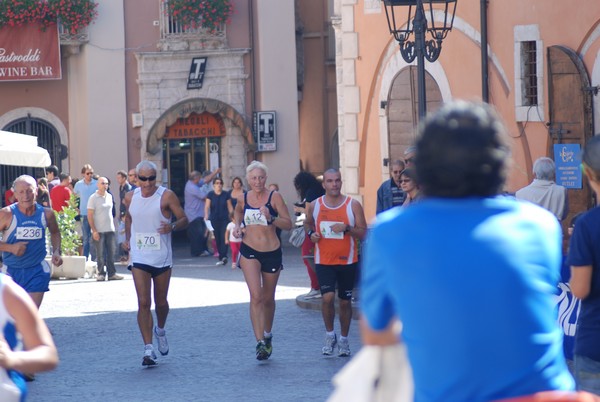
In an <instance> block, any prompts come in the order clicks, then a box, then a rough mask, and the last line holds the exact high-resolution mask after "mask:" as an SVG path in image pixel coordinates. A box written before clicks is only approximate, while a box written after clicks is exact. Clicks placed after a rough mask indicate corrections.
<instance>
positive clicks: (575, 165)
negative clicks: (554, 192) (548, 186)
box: [554, 144, 582, 188]
mask: <svg viewBox="0 0 600 402" xmlns="http://www.w3.org/2000/svg"><path fill="white" fill-rule="evenodd" d="M554 162H555V164H556V184H560V185H561V186H563V187H566V188H581V187H582V185H581V146H580V145H579V144H554Z"/></svg>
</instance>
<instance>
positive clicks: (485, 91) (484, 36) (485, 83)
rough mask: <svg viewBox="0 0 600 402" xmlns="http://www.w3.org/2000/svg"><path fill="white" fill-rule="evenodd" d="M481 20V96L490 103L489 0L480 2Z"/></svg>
mask: <svg viewBox="0 0 600 402" xmlns="http://www.w3.org/2000/svg"><path fill="white" fill-rule="evenodd" d="M479 8H480V11H479V13H480V20H481V98H482V100H483V101H484V102H486V103H489V101H490V92H489V68H488V24H487V23H488V18H487V0H481V3H480V7H479Z"/></svg>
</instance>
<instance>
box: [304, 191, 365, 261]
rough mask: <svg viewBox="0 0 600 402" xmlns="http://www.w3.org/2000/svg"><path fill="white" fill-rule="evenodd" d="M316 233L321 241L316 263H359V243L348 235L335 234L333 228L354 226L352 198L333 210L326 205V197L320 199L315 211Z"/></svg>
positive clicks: (316, 245) (316, 251)
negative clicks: (335, 225)
mask: <svg viewBox="0 0 600 402" xmlns="http://www.w3.org/2000/svg"><path fill="white" fill-rule="evenodd" d="M313 219H314V220H315V228H316V231H317V232H319V234H320V235H321V240H319V241H318V242H317V243H315V263H316V264H323V265H350V264H353V263H355V262H357V261H358V248H357V241H356V239H355V238H354V237H352V236H350V235H349V234H348V233H334V232H333V231H332V230H331V226H332V225H334V224H336V223H343V224H345V225H350V226H354V225H355V222H354V213H353V212H352V198H351V197H348V196H346V199H345V200H344V202H343V203H342V204H341V205H339V206H337V207H335V208H331V207H328V206H327V204H325V196H322V197H319V198H318V199H317V201H316V202H315V208H314V210H313Z"/></svg>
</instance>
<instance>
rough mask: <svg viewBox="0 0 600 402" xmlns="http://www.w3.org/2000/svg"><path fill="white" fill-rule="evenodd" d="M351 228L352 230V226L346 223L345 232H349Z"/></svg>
mask: <svg viewBox="0 0 600 402" xmlns="http://www.w3.org/2000/svg"><path fill="white" fill-rule="evenodd" d="M351 230H352V226H350V225H346V229H344V233H348V232H349V231H351Z"/></svg>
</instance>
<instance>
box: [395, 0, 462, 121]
mask: <svg viewBox="0 0 600 402" xmlns="http://www.w3.org/2000/svg"><path fill="white" fill-rule="evenodd" d="M457 2H458V0H383V4H384V6H385V15H386V17H387V21H388V27H389V29H390V33H391V34H392V35H394V38H395V39H396V41H397V42H398V44H399V46H400V54H401V55H402V58H403V59H404V60H405V61H406V62H407V63H412V62H413V61H414V60H415V59H416V60H417V86H418V88H417V98H418V107H419V119H422V118H423V117H425V114H426V113H427V106H426V102H427V99H426V95H425V59H427V60H428V61H429V62H432V63H433V62H434V61H436V60H437V59H438V57H439V56H440V53H441V51H442V41H443V40H444V39H445V38H446V36H447V35H448V32H450V30H452V25H453V23H454V14H455V13H456V3H457ZM434 5H436V7H434ZM401 7H408V21H407V22H406V25H403V21H398V20H397V17H396V13H400V11H399V9H400V8H401ZM425 10H427V14H429V20H427V18H426V17H425V16H426V15H427V14H426V11H425ZM434 10H440V11H441V10H443V12H444V18H443V22H436V21H435V20H434V18H433V14H434ZM427 32H429V34H430V36H431V38H430V39H427V36H426V33H427ZM413 36H414V38H413Z"/></svg>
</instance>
